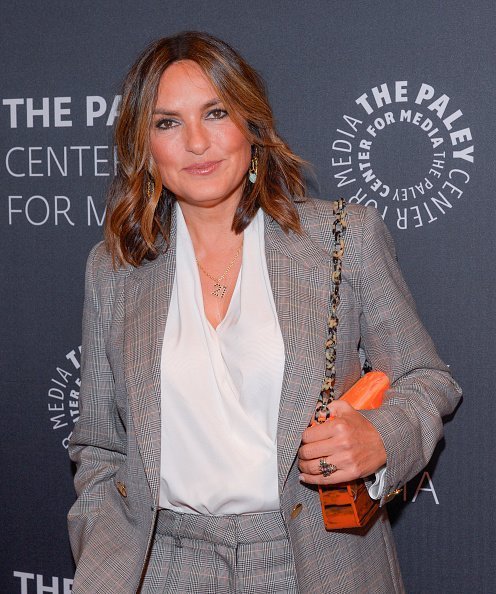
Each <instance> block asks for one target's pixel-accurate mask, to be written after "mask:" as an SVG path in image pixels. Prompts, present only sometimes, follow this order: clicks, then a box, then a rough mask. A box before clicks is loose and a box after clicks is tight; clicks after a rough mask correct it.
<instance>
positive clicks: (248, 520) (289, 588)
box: [140, 510, 298, 594]
mask: <svg viewBox="0 0 496 594" xmlns="http://www.w3.org/2000/svg"><path fill="white" fill-rule="evenodd" d="M140 592H141V593H142V594H166V593H167V594H297V592H298V588H297V585H296V574H295V569H294V560H293V555H292V553H291V549H290V546H289V542H288V538H287V534H286V529H285V527H284V523H283V520H282V516H281V514H280V513H279V512H270V513H259V514H243V515H228V516H203V515H197V514H179V513H175V512H173V511H170V510H161V511H160V512H159V515H158V521H157V530H156V534H155V538H154V541H153V546H152V549H151V555H150V559H149V562H148V567H147V570H146V574H145V578H144V581H143V585H142V588H141V590H140Z"/></svg>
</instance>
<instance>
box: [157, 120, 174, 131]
mask: <svg viewBox="0 0 496 594" xmlns="http://www.w3.org/2000/svg"><path fill="white" fill-rule="evenodd" d="M177 125H178V123H177V122H176V121H175V120H170V119H169V118H163V119H161V120H158V121H157V122H156V123H155V127H156V128H160V130H170V129H171V128H174V127H175V126H177Z"/></svg>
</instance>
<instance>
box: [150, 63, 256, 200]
mask: <svg viewBox="0 0 496 594" xmlns="http://www.w3.org/2000/svg"><path fill="white" fill-rule="evenodd" d="M150 143H151V152H152V156H153V159H154V160H155V163H156V164H157V166H158V169H159V171H160V175H161V177H162V183H163V185H164V186H166V187H167V188H168V189H169V190H170V191H172V192H173V193H174V194H175V196H176V198H177V199H178V200H180V201H183V202H185V203H188V204H190V205H192V206H203V207H211V206H215V205H217V204H220V203H222V202H226V201H227V202H230V203H233V204H237V203H238V202H239V199H240V197H241V193H242V187H243V182H244V180H245V177H246V174H247V171H248V168H249V166H250V161H251V146H250V143H249V142H248V140H247V139H246V137H245V136H244V135H243V133H242V132H241V130H240V129H239V128H238V127H237V126H236V125H235V123H234V122H233V121H232V120H231V118H230V117H229V114H228V113H227V111H226V110H225V107H224V105H223V103H222V102H221V101H220V99H219V97H218V95H217V92H216V91H215V89H214V87H213V86H212V84H211V82H210V81H209V79H208V78H207V77H206V76H205V74H204V73H203V72H202V70H201V68H200V67H199V66H198V65H197V64H196V62H192V61H191V60H184V61H181V62H175V63H174V64H171V66H169V67H168V68H167V69H166V70H165V72H164V73H163V74H162V77H161V79H160V85H159V88H158V94H157V102H156V104H155V108H154V112H153V122H152V129H151V132H150Z"/></svg>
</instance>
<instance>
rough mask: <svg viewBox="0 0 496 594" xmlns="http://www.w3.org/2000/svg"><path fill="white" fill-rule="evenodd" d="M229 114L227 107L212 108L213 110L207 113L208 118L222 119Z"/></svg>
mask: <svg viewBox="0 0 496 594" xmlns="http://www.w3.org/2000/svg"><path fill="white" fill-rule="evenodd" d="M226 115H227V111H226V110H225V109H219V108H218V109H212V110H211V111H209V112H208V114H207V119H210V120H221V119H222V118H225V117H226Z"/></svg>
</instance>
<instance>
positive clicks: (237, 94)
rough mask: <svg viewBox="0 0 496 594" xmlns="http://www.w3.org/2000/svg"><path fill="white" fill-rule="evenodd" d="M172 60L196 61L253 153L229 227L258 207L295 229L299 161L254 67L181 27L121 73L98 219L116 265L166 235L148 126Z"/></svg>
mask: <svg viewBox="0 0 496 594" xmlns="http://www.w3.org/2000/svg"><path fill="white" fill-rule="evenodd" d="M179 60H192V61H193V62H196V63H197V64H198V65H199V66H200V68H201V69H202V70H203V72H204V73H205V75H206V76H207V77H208V78H209V80H210V81H211V82H212V84H213V86H214V88H215V89H216V91H217V92H218V93H219V98H220V99H221V101H223V103H224V105H225V107H226V109H227V111H228V113H229V115H230V117H231V119H232V120H233V121H234V123H235V124H236V125H237V126H238V127H239V128H240V129H241V130H242V131H243V133H244V134H245V136H246V137H247V139H248V140H249V142H250V143H251V145H252V151H256V153H257V158H258V175H257V179H256V182H255V183H254V184H252V183H250V182H249V181H248V178H246V180H245V183H244V187H243V192H242V197H241V199H240V202H239V205H238V207H237V210H236V212H235V215H234V219H233V225H232V228H233V230H234V231H235V232H236V233H241V232H242V231H243V230H244V229H245V228H246V227H247V225H248V224H249V223H250V221H251V220H252V218H253V217H254V215H255V213H256V212H257V210H258V208H260V207H261V208H262V209H263V210H264V211H265V212H266V213H267V214H268V215H270V216H271V217H272V218H273V219H275V220H276V221H277V222H278V223H279V225H280V226H281V227H282V229H284V231H285V232H289V231H290V230H292V231H294V232H297V233H299V232H301V227H300V221H299V217H298V213H297V211H296V208H295V205H294V201H295V200H298V199H303V196H304V194H305V184H304V181H303V176H302V166H303V165H304V164H305V162H304V161H303V160H302V159H301V158H300V157H298V156H297V155H295V154H294V153H293V152H292V151H291V150H290V148H289V147H288V145H287V144H286V143H285V142H284V141H283V140H282V138H281V137H280V136H279V135H278V134H277V132H276V130H275V126H274V118H273V115H272V110H271V108H270V105H269V102H268V99H267V94H266V91H265V87H264V83H263V81H262V79H261V77H260V75H259V74H258V73H257V72H256V71H255V70H254V69H253V68H252V67H251V66H249V65H248V64H247V63H246V62H245V61H244V60H243V58H242V57H241V56H240V55H239V54H238V53H237V52H235V51H234V50H233V49H232V48H231V47H230V46H229V45H227V44H226V43H224V42H223V41H221V40H219V39H216V38H215V37H212V36H211V35H208V34H206V33H199V32H195V31H187V32H184V33H180V34H178V35H175V36H173V37H166V38H164V39H159V40H157V41H155V42H153V43H152V44H151V45H149V46H148V47H147V48H146V49H145V51H144V52H143V53H142V54H141V55H140V56H139V58H138V59H137V60H136V62H135V64H134V65H133V66H132V68H131V70H130V71H129V73H128V75H127V76H126V79H125V81H124V85H123V91H122V103H121V109H120V115H119V118H118V121H117V126H116V129H115V145H116V148H117V155H118V166H117V172H116V176H115V178H114V180H113V183H112V185H111V187H110V191H109V196H108V201H107V215H106V220H105V241H106V245H107V248H108V250H109V252H110V253H111V255H112V257H113V260H114V263H115V264H116V265H122V264H125V263H126V262H127V263H129V264H132V265H133V266H139V265H140V264H141V262H142V261H143V260H145V259H146V260H153V259H155V258H156V257H157V255H158V254H159V253H160V251H161V250H163V249H164V247H165V248H166V246H167V245H168V243H169V233H170V222H171V209H172V205H173V202H174V199H175V198H174V195H173V194H172V193H171V192H170V191H169V190H168V189H167V188H165V187H163V186H162V181H161V177H160V174H159V171H158V168H157V166H156V165H155V163H154V161H153V158H152V156H151V151H150V129H151V125H152V113H153V109H154V107H155V102H156V96H157V91H158V86H159V82H160V77H161V76H162V73H163V72H164V70H165V69H166V68H167V67H168V66H170V65H171V64H172V63H174V62H178V61H179Z"/></svg>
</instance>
